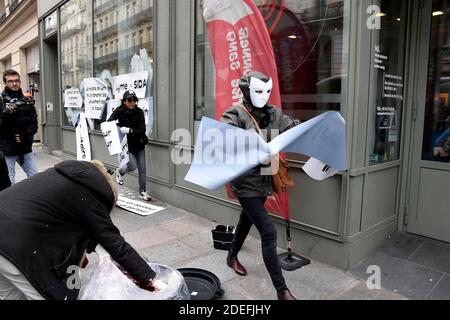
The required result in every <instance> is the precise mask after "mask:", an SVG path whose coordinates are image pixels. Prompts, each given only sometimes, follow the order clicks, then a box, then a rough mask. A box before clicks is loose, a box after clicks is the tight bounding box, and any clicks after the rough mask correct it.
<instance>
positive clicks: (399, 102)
mask: <svg viewBox="0 0 450 320" xmlns="http://www.w3.org/2000/svg"><path fill="white" fill-rule="evenodd" d="M374 4H375V5H376V7H374V9H375V10H374V12H373V13H374V15H375V19H378V20H379V22H380V26H381V28H379V29H378V28H376V27H377V25H376V24H375V27H374V30H373V36H374V46H373V48H372V50H373V54H372V57H373V61H372V67H371V68H372V70H373V77H372V86H374V89H375V90H374V94H373V98H372V102H371V108H372V109H371V110H373V116H374V117H375V132H374V135H375V138H374V140H375V141H374V143H373V148H372V150H371V154H370V160H369V161H370V164H371V165H374V164H379V163H383V162H389V161H395V160H398V159H399V152H400V134H401V123H402V109H403V95H404V83H405V81H404V72H405V54H406V52H405V50H406V35H407V34H406V25H407V24H406V20H407V7H408V2H407V1H405V0H401V1H391V0H381V1H380V0H378V1H375V2H374ZM374 21H375V20H374Z"/></svg>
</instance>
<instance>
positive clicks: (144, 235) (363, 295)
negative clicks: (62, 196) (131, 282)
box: [18, 147, 450, 300]
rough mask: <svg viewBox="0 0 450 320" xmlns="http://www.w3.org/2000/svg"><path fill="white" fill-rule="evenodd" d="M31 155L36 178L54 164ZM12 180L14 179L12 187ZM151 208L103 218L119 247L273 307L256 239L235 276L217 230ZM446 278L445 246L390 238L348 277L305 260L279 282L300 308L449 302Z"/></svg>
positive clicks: (232, 295)
mask: <svg viewBox="0 0 450 320" xmlns="http://www.w3.org/2000/svg"><path fill="white" fill-rule="evenodd" d="M35 150H36V156H37V159H38V164H39V168H40V171H42V170H44V169H46V168H49V167H51V166H53V165H54V164H55V163H57V162H59V161H60V160H59V158H57V157H55V156H50V155H47V154H45V153H44V152H43V150H42V149H40V148H39V147H36V148H35ZM19 177H20V174H19V175H18V180H20V178H19ZM23 178H24V175H23V174H22V179H23ZM125 179H126V177H125ZM120 193H121V194H122V195H123V196H127V197H130V198H133V197H134V198H137V197H136V196H137V193H136V192H135V191H133V190H131V189H129V188H126V187H121V188H120ZM151 203H152V204H154V205H158V206H162V207H164V208H165V209H164V210H163V211H160V212H157V213H154V214H153V215H150V216H147V217H142V216H139V215H136V214H134V213H130V212H127V211H124V210H122V209H119V208H117V207H116V208H115V209H114V210H113V212H112V214H111V216H112V220H113V222H114V223H115V224H116V225H117V227H118V228H119V229H120V231H121V233H122V234H123V236H124V237H125V239H126V240H127V241H128V242H129V243H130V244H131V245H133V246H134V247H135V248H136V249H137V250H138V251H139V252H140V254H141V255H143V256H144V257H146V258H147V259H148V260H149V261H153V262H157V263H161V264H166V265H169V266H171V267H174V268H181V267H195V268H202V269H206V270H209V271H212V272H213V273H215V274H216V275H217V276H218V277H219V279H220V280H221V282H222V287H223V289H224V290H225V295H224V297H223V299H225V300H241V299H243V300H271V299H276V293H275V290H274V289H273V286H272V283H271V281H270V277H269V274H268V273H267V271H266V268H265V266H264V263H263V261H262V256H261V249H260V241H259V240H258V239H256V238H253V237H249V238H248V239H247V241H246V242H245V244H244V247H243V249H242V251H241V253H240V254H239V258H240V260H241V262H242V263H243V264H244V265H245V266H246V268H247V269H248V271H249V274H248V275H247V276H246V277H241V276H238V275H237V274H235V273H234V272H232V270H231V269H230V268H229V267H228V266H227V265H226V263H225V259H226V251H222V250H216V249H214V247H213V242H212V235H211V230H212V229H213V228H214V227H215V226H216V225H217V222H214V221H210V220H207V219H204V218H201V217H199V216H196V215H195V214H193V213H190V212H186V211H184V210H181V209H179V208H176V207H173V206H171V205H168V204H166V203H162V202H160V201H158V200H154V201H152V202H151ZM284 251H285V250H282V249H280V252H284ZM369 266H379V268H380V270H381V283H380V284H381V288H380V289H374V290H370V289H369V288H368V286H367V284H366V282H367V279H368V278H369V277H370V276H371V274H369V273H367V270H368V267H369ZM449 271H450V253H449V245H448V244H444V243H440V242H437V241H433V240H430V239H426V238H422V237H416V236H412V235H408V234H394V235H392V236H391V237H390V238H389V239H387V240H386V243H385V244H383V245H382V246H381V247H380V248H379V249H377V250H376V251H374V252H373V253H372V254H370V255H369V256H368V257H367V258H366V259H364V260H363V261H362V262H361V263H360V264H359V265H358V266H356V267H355V268H354V269H352V270H350V271H349V272H346V271H344V270H341V269H339V268H336V267H333V266H330V265H327V264H324V263H321V262H319V261H314V260H313V261H312V263H311V264H310V265H309V266H306V267H304V268H302V269H299V270H296V271H294V272H284V275H285V277H286V280H287V284H288V286H289V288H290V289H291V291H292V292H293V294H294V295H295V296H296V297H297V298H298V299H301V300H318V299H333V300H334V299H336V300H404V299H450V294H449V288H450V275H449Z"/></svg>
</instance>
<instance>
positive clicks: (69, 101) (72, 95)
mask: <svg viewBox="0 0 450 320" xmlns="http://www.w3.org/2000/svg"><path fill="white" fill-rule="evenodd" d="M82 106H83V98H82V97H81V94H80V89H78V88H70V89H66V90H64V108H81V107H82Z"/></svg>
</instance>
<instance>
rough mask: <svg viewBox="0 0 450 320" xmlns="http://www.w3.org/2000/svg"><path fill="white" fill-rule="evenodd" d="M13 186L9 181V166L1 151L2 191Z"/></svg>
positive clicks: (0, 183)
mask: <svg viewBox="0 0 450 320" xmlns="http://www.w3.org/2000/svg"><path fill="white" fill-rule="evenodd" d="M10 186H11V181H9V175H8V166H7V165H6V161H5V157H4V156H3V153H2V152H1V151H0V191H2V190H5V189H6V188H8V187H10Z"/></svg>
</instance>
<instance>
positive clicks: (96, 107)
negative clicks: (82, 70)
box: [84, 78, 108, 119]
mask: <svg viewBox="0 0 450 320" xmlns="http://www.w3.org/2000/svg"><path fill="white" fill-rule="evenodd" d="M84 90H85V93H86V98H85V101H84V102H85V107H86V117H87V118H89V119H101V117H102V111H103V107H104V106H105V102H106V99H107V98H108V89H107V86H106V84H105V83H104V82H103V81H102V80H100V79H97V78H88V79H84Z"/></svg>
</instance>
